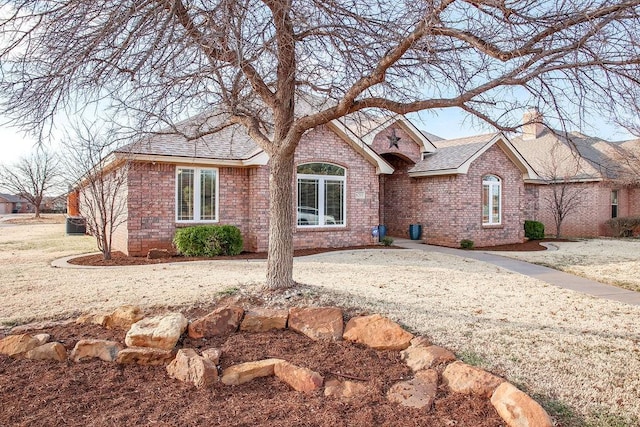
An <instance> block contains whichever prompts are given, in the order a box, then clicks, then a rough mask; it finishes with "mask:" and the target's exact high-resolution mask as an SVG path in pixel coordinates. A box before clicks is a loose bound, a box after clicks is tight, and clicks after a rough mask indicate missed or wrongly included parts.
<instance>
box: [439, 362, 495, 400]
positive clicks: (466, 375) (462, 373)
mask: <svg viewBox="0 0 640 427" xmlns="http://www.w3.org/2000/svg"><path fill="white" fill-rule="evenodd" d="M442 379H443V380H444V383H445V384H447V385H448V386H449V389H451V391H455V392H457V393H467V394H479V395H483V396H486V397H491V395H492V394H493V392H494V391H495V389H496V388H497V387H498V386H499V385H500V384H502V383H503V382H504V380H503V379H502V378H499V377H496V376H495V375H492V374H490V373H488V372H486V371H484V370H482V369H480V368H476V367H474V366H470V365H467V364H466V363H463V362H460V361H457V362H453V363H452V364H450V365H449V366H447V367H446V369H445V370H444V372H443V373H442Z"/></svg>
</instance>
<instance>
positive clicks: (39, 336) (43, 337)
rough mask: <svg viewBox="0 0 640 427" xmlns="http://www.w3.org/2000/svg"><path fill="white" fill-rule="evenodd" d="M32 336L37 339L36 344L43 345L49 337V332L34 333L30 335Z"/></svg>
mask: <svg viewBox="0 0 640 427" xmlns="http://www.w3.org/2000/svg"><path fill="white" fill-rule="evenodd" d="M32 337H33V338H35V339H37V340H38V345H44V344H46V343H48V342H49V340H50V339H51V335H49V334H35V335H32Z"/></svg>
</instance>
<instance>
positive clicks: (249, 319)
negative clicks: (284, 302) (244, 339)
mask: <svg viewBox="0 0 640 427" xmlns="http://www.w3.org/2000/svg"><path fill="white" fill-rule="evenodd" d="M288 318H289V311H288V310H277V309H272V308H254V309H251V310H247V311H246V312H245V313H244V319H243V320H242V324H241V325H240V330H241V331H244V332H265V331H271V330H273V329H286V328H287V319H288Z"/></svg>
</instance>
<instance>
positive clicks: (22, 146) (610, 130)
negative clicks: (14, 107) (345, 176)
mask: <svg viewBox="0 0 640 427" xmlns="http://www.w3.org/2000/svg"><path fill="white" fill-rule="evenodd" d="M409 118H410V119H411V120H412V121H413V122H414V123H415V124H416V126H417V127H418V128H419V129H422V130H426V131H427V132H430V133H432V134H434V135H437V136H439V137H442V138H445V139H453V138H461V137H465V136H471V135H477V134H481V133H488V132H493V131H494V130H493V128H491V127H489V126H487V125H485V126H484V127H482V126H479V125H478V124H477V123H474V121H473V120H471V119H470V118H469V117H468V115H467V114H466V113H464V112H462V111H460V110H457V109H452V108H448V109H442V110H434V111H430V112H423V113H420V114H419V115H416V114H410V115H409ZM571 130H580V131H582V132H584V133H585V134H587V135H592V136H598V137H600V138H603V139H607V140H611V141H619V140H625V139H632V138H634V137H633V136H632V135H630V134H628V133H627V132H623V131H622V129H621V128H620V127H619V126H614V125H610V124H608V123H605V122H603V121H602V120H601V119H599V120H598V119H597V118H596V119H594V121H593V122H592V126H591V127H590V128H589V129H571ZM35 145H36V140H35V139H34V138H32V137H30V136H28V135H24V133H22V132H21V131H19V130H18V129H16V128H12V127H9V126H6V125H1V124H0V164H5V165H10V164H12V163H15V162H16V161H18V160H19V159H20V157H24V156H28V155H29V154H30V153H31V152H32V151H33V150H34V146H35ZM54 149H55V147H54Z"/></svg>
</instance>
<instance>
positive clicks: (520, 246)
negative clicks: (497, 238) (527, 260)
mask: <svg viewBox="0 0 640 427" xmlns="http://www.w3.org/2000/svg"><path fill="white" fill-rule="evenodd" d="M572 241H573V240H568V239H542V240H527V241H526V242H524V243H514V244H511V245H498V246H485V247H478V248H473V250H476V251H511V252H532V251H546V250H547V248H545V247H544V246H542V245H541V244H540V243H546V242H572Z"/></svg>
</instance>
